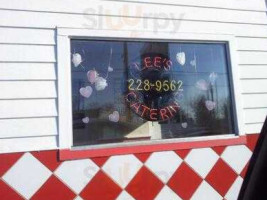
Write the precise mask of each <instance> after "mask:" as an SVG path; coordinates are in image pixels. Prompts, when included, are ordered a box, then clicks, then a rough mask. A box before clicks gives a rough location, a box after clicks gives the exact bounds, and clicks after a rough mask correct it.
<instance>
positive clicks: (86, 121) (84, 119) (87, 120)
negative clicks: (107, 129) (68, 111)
mask: <svg viewBox="0 0 267 200" xmlns="http://www.w3.org/2000/svg"><path fill="white" fill-rule="evenodd" d="M82 121H83V123H85V124H88V123H89V121H90V119H89V117H84V118H82Z"/></svg>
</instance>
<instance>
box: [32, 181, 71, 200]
mask: <svg viewBox="0 0 267 200" xmlns="http://www.w3.org/2000/svg"><path fill="white" fill-rule="evenodd" d="M75 196H76V194H75V193H74V192H72V191H71V190H70V189H69V188H68V187H67V186H66V185H64V184H63V183H62V182H61V181H60V180H58V179H57V178H56V177H55V176H51V177H50V178H49V179H48V180H47V181H46V182H45V183H44V185H43V186H42V187H41V188H40V189H39V190H38V191H37V192H36V193H35V194H34V195H33V197H32V198H31V200H47V199H49V200H58V199H60V200H72V199H74V198H75Z"/></svg>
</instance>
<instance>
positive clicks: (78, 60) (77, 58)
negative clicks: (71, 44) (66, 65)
mask: <svg viewBox="0 0 267 200" xmlns="http://www.w3.org/2000/svg"><path fill="white" fill-rule="evenodd" d="M71 61H72V63H73V65H74V67H78V66H79V65H80V64H81V63H82V56H81V55H80V54H79V53H74V54H72V60H71Z"/></svg>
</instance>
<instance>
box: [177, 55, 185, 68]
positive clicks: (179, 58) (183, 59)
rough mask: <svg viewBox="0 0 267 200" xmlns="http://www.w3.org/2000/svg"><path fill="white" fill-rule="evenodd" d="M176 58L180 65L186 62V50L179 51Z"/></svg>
mask: <svg viewBox="0 0 267 200" xmlns="http://www.w3.org/2000/svg"><path fill="white" fill-rule="evenodd" d="M176 60H177V62H178V63H179V64H180V65H182V66H183V65H184V64H185V52H179V53H177V54H176Z"/></svg>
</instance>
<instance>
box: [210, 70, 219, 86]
mask: <svg viewBox="0 0 267 200" xmlns="http://www.w3.org/2000/svg"><path fill="white" fill-rule="evenodd" d="M217 77H218V75H217V73H215V72H212V73H211V74H210V75H209V79H210V84H211V85H214V84H215V81H216V79H217Z"/></svg>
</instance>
